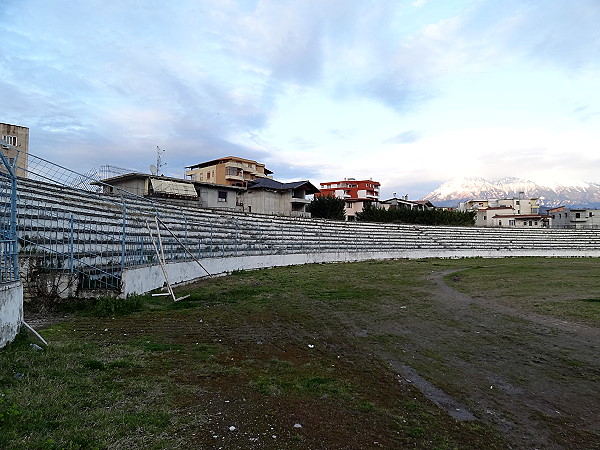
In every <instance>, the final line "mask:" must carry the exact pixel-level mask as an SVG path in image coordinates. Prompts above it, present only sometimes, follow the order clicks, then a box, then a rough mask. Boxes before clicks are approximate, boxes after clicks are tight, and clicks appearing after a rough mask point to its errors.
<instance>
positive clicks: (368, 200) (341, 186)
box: [315, 178, 380, 221]
mask: <svg viewBox="0 0 600 450" xmlns="http://www.w3.org/2000/svg"><path fill="white" fill-rule="evenodd" d="M379 186H380V184H379V183H378V182H377V181H373V180H356V179H354V178H346V179H344V181H330V182H325V183H321V192H320V193H316V194H315V197H327V196H331V197H337V198H343V199H344V200H345V201H346V220H348V221H353V220H355V218H356V213H358V212H361V211H362V210H363V208H364V207H365V205H367V204H373V203H375V204H377V203H378V202H379Z"/></svg>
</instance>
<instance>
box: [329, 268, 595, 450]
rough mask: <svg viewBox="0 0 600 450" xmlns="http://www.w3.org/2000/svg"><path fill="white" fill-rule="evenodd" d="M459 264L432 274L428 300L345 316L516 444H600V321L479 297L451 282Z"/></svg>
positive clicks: (468, 416)
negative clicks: (375, 314) (381, 314)
mask: <svg viewBox="0 0 600 450" xmlns="http://www.w3.org/2000/svg"><path fill="white" fill-rule="evenodd" d="M453 272H458V271H445V272H432V273H431V274H430V275H428V276H427V277H426V279H425V280H424V281H425V282H426V289H427V291H428V293H429V294H428V297H427V298H428V302H427V305H426V306H427V307H426V308H425V307H422V308H419V307H416V306H411V305H409V306H404V305H403V306H399V305H397V304H396V305H394V304H393V303H391V302H390V303H389V304H388V305H387V306H386V308H387V311H386V312H387V313H388V316H389V319H386V318H382V319H379V320H373V321H371V322H365V321H364V320H363V319H362V318H359V317H358V316H357V317H349V316H348V315H347V314H343V315H340V320H342V322H344V323H345V325H346V327H348V330H349V332H350V333H353V334H354V335H355V336H358V337H362V338H363V341H364V342H365V344H367V345H368V346H369V348H370V350H371V351H375V352H376V354H377V355H378V356H379V357H380V358H382V359H383V360H385V361H387V363H389V365H390V367H391V368H392V370H394V371H396V372H397V373H398V374H399V376H400V377H402V378H403V379H404V381H406V382H410V383H412V384H413V385H415V386H417V387H419V388H420V389H421V391H422V392H423V393H424V394H425V395H426V396H427V397H428V398H430V400H432V401H433V402H434V403H436V404H438V405H439V406H440V407H441V408H443V409H445V410H446V411H447V412H448V414H450V415H452V416H453V417H454V418H455V419H457V420H480V421H482V422H484V423H487V424H490V425H492V426H493V427H495V428H497V429H498V430H500V431H501V432H502V433H503V434H504V435H505V436H506V438H507V440H508V442H509V443H510V445H511V448H524V449H525V448H527V449H534V448H536V449H542V448H548V449H563V448H564V449H574V448H600V422H599V421H598V420H597V417H598V411H599V410H600V363H599V355H600V330H598V329H597V328H593V327H590V326H587V325H583V324H579V323H575V322H570V321H563V320H558V319H556V318H552V317H548V316H542V315H539V314H530V313H527V312H524V311H519V310H516V309H513V308H509V307H506V306H504V305H500V304H498V303H497V302H495V301H493V299H480V298H472V297H469V296H468V295H465V294H463V293H461V292H459V291H457V290H456V289H454V288H452V287H451V286H448V285H447V284H446V283H445V282H444V276H445V275H448V274H450V273H453ZM457 282H459V281H458V280H457ZM398 308H403V309H402V314H400V315H399V314H398V312H399V311H398ZM380 336H392V337H395V338H396V341H395V342H396V343H395V344H392V345H390V342H394V338H388V339H387V340H386V344H381V343H379V342H380V340H381V339H377V337H380ZM369 338H372V340H371V341H369Z"/></svg>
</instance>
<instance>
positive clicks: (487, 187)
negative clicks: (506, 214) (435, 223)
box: [423, 177, 600, 209]
mask: <svg viewBox="0 0 600 450" xmlns="http://www.w3.org/2000/svg"><path fill="white" fill-rule="evenodd" d="M520 195H522V196H523V197H525V198H532V197H536V198H538V199H539V200H538V202H537V203H538V205H540V207H542V209H547V208H552V207H555V206H562V205H564V206H567V207H569V208H600V183H591V182H585V183H584V182H581V183H577V184H573V185H569V186H566V185H561V184H553V185H542V184H537V183H535V182H534V181H531V180H524V179H521V178H513V177H509V178H499V179H490V180H488V179H485V178H455V179H453V180H451V181H447V182H445V183H443V184H442V185H441V186H440V187H438V188H437V189H436V190H434V191H433V192H431V193H429V194H427V195H426V196H425V197H423V199H424V200H429V201H430V202H431V203H433V204H434V205H436V206H456V205H458V203H459V202H464V201H467V200H473V199H483V198H513V197H519V196H520Z"/></svg>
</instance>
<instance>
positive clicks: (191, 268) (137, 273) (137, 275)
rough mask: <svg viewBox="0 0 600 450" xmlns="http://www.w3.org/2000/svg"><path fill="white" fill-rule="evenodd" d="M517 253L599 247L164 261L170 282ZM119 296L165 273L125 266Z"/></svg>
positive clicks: (155, 282) (586, 252) (595, 252)
mask: <svg viewBox="0 0 600 450" xmlns="http://www.w3.org/2000/svg"><path fill="white" fill-rule="evenodd" d="M517 256H542V257H566V258H569V257H594V258H598V257H600V249H583V250H577V249H556V250H551V251H548V250H533V249H506V248H504V249H489V250H483V251H482V250H481V249H473V250H469V249H464V250H437V249H434V250H431V249H414V250H401V251H395V252H343V251H340V252H332V253H295V254H287V255H260V256H239V257H228V258H212V259H203V260H200V263H201V264H202V266H203V267H204V268H205V269H206V271H205V270H203V269H202V267H200V265H199V264H198V263H197V262H195V261H187V262H178V263H170V264H167V265H166V269H167V276H168V278H169V283H171V285H174V284H179V283H186V282H190V281H193V280H196V279H199V278H203V277H205V276H207V271H208V273H209V274H210V275H224V274H228V273H231V272H233V271H235V270H253V269H262V268H265V267H278V266H292V265H301V264H314V263H335V262H354V261H369V260H386V259H421V258H454V259H457V258H477V257H479V258H506V257H517ZM122 286H123V287H122V293H121V296H122V297H127V296H129V295H134V294H143V293H146V292H150V291H152V290H154V289H159V288H161V287H163V286H165V277H164V274H163V271H162V269H161V267H160V266H145V267H136V268H131V269H126V270H125V272H124V273H123V285H122Z"/></svg>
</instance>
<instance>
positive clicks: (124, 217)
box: [121, 204, 127, 276]
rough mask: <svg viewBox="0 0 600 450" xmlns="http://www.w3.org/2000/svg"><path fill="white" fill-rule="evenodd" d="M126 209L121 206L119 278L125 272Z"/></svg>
mask: <svg viewBox="0 0 600 450" xmlns="http://www.w3.org/2000/svg"><path fill="white" fill-rule="evenodd" d="M126 233H127V207H126V206H125V204H123V235H122V240H121V276H123V271H124V270H125V245H126V244H127V234H126Z"/></svg>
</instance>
